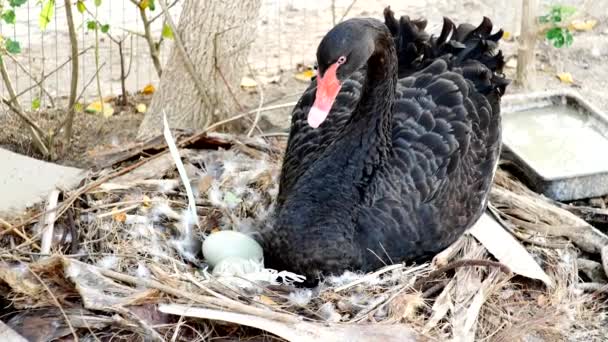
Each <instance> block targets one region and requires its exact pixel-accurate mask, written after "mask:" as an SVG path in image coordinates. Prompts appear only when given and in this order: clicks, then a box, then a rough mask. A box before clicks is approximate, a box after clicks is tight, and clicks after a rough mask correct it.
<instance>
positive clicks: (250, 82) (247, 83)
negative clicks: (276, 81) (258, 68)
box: [241, 76, 258, 88]
mask: <svg viewBox="0 0 608 342" xmlns="http://www.w3.org/2000/svg"><path fill="white" fill-rule="evenodd" d="M257 86H258V82H256V81H255V80H254V79H253V78H251V77H247V76H245V77H243V78H242V79H241V87H243V88H255V87H257Z"/></svg>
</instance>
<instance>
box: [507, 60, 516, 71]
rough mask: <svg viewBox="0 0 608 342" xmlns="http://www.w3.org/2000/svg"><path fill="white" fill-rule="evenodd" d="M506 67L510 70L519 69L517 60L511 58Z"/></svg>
mask: <svg viewBox="0 0 608 342" xmlns="http://www.w3.org/2000/svg"><path fill="white" fill-rule="evenodd" d="M505 66H506V67H507V68H509V69H515V68H517V58H509V60H508V61H507V64H505Z"/></svg>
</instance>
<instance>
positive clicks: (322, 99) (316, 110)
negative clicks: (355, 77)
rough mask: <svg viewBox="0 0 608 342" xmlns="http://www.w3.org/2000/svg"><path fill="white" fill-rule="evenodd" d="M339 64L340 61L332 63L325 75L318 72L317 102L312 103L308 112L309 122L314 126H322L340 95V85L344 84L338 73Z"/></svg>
mask: <svg viewBox="0 0 608 342" xmlns="http://www.w3.org/2000/svg"><path fill="white" fill-rule="evenodd" d="M338 66H339V65H338V63H334V64H332V65H331V66H330V67H329V68H327V70H325V75H323V77H321V75H320V74H318V73H317V93H316V96H315V103H314V104H313V105H312V108H310V112H308V124H309V125H310V127H312V128H317V127H319V126H321V124H322V123H323V121H325V119H326V118H327V114H329V111H330V110H331V106H333V104H334V101H335V100H336V96H338V93H339V92H340V87H341V86H342V85H341V84H340V81H339V80H338V76H337V75H336V71H337V70H338Z"/></svg>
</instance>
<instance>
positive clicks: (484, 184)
mask: <svg viewBox="0 0 608 342" xmlns="http://www.w3.org/2000/svg"><path fill="white" fill-rule="evenodd" d="M463 72H464V71H463V70H462V69H454V70H452V71H450V70H448V66H447V63H446V62H445V61H444V60H436V61H435V62H433V63H432V64H431V65H430V66H429V67H427V68H426V69H424V70H422V71H420V72H417V73H415V74H414V75H412V76H411V77H408V78H405V79H402V80H400V81H399V85H398V88H397V98H396V100H395V105H394V110H393V113H394V114H393V115H394V120H393V154H392V157H391V159H390V162H389V164H388V165H389V166H387V167H386V169H385V170H384V171H383V172H384V173H383V175H382V177H381V178H379V179H378V180H377V185H376V186H378V187H379V188H378V189H377V191H375V193H377V194H379V195H378V196H377V198H374V199H373V200H372V204H371V206H370V207H369V208H366V209H364V210H361V212H360V214H359V217H358V227H359V229H360V231H359V236H360V238H361V239H363V240H364V241H363V242H362V243H363V244H364V245H367V246H368V248H369V249H370V250H372V251H375V254H379V253H380V254H386V255H387V257H388V256H390V257H391V258H398V259H403V258H407V259H417V258H425V257H427V256H428V255H431V254H432V253H436V252H438V251H439V250H441V249H442V248H445V247H446V244H449V242H451V241H453V240H454V239H455V236H457V235H460V234H462V232H463V231H464V229H466V228H467V227H468V225H470V224H471V223H472V222H471V221H472V220H474V219H475V217H478V216H479V214H480V213H481V209H482V208H483V204H485V200H486V195H487V192H488V190H489V187H490V184H491V181H492V175H493V172H494V166H495V164H496V161H497V158H498V154H499V150H500V114H499V112H498V111H499V110H498V105H497V103H498V99H499V95H498V92H497V90H495V91H493V92H491V93H488V94H482V93H479V92H478V91H477V89H476V85H475V79H467V78H465V77H464V76H463ZM469 76H472V74H471V75H469ZM494 99H496V100H495V103H496V106H493V105H492V102H493V101H494ZM370 258H371V257H370ZM370 258H368V257H364V260H368V261H370V262H372V261H374V260H377V259H374V258H375V257H374V258H371V259H370ZM379 265H380V264H378V265H376V266H379Z"/></svg>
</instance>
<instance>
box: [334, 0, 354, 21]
mask: <svg viewBox="0 0 608 342" xmlns="http://www.w3.org/2000/svg"><path fill="white" fill-rule="evenodd" d="M355 3H357V0H353V1H351V3H350V5H348V7H347V8H346V11H344V14H342V18H340V21H338V22H339V23H341V22H342V20H344V18H346V16H347V15H348V12H350V10H351V9H352V8H353V6H354V5H355Z"/></svg>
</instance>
